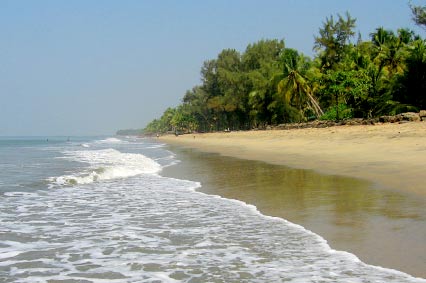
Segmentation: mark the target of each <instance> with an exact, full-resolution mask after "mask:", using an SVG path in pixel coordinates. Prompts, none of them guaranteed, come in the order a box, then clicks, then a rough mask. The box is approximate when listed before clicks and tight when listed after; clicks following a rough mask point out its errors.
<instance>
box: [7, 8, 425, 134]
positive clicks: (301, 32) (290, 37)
mask: <svg viewBox="0 0 426 283" xmlns="http://www.w3.org/2000/svg"><path fill="white" fill-rule="evenodd" d="M423 2H424V1H421V0H419V1H413V3H415V4H416V3H423ZM346 11H349V12H350V14H351V15H352V17H355V18H356V19H357V30H358V31H360V32H361V34H362V36H363V38H364V39H366V38H368V35H369V33H371V32H372V31H374V29H375V28H377V27H379V26H383V27H385V28H387V29H392V30H396V29H397V28H400V27H407V28H411V29H413V30H415V31H416V32H417V33H419V34H421V35H422V36H423V37H424V36H425V31H424V30H421V29H419V28H417V27H416V26H415V25H414V24H413V22H412V21H411V14H410V9H409V7H408V0H407V1H406V0H368V1H367V0H356V1H355V0H354V1H349V0H276V1H272V0H262V1H260V0H258V1H252V0H239V1H237V0H210V1H207V0H205V1H202V0H193V1H190V0H174V1H172V0H168V1H163V0H146V1H144V0H134V1H127V0H116V1H105V0H102V1H101V0H99V1H95V0H81V1H78V0H69V1H65V0H62V1H61V0H51V1H44V0H38V1H30V0H27V1H24V0H10V1H8V0H0V136H4V135H66V136H68V135H90V134H92V135H98V134H113V133H115V131H116V130H117V129H124V128H142V127H144V126H145V125H146V124H147V123H148V122H149V121H150V120H152V119H153V118H156V117H159V116H161V114H162V112H163V111H164V110H165V109H166V108H167V107H174V106H176V105H177V104H179V103H180V99H181V98H182V97H183V95H184V93H185V91H186V90H187V89H190V88H192V87H193V86H194V85H196V84H199V83H200V68H201V65H202V63H203V61H205V60H208V59H213V58H215V57H216V56H217V54H218V53H219V52H220V51H221V50H222V49H224V48H235V49H237V50H239V51H241V52H242V51H244V49H245V47H246V46H247V44H249V43H253V42H256V41H258V40H260V39H274V38H277V39H284V40H285V43H286V46H287V47H292V48H296V49H298V50H301V51H302V52H304V53H305V54H307V55H313V53H312V46H313V41H314V40H313V38H314V35H316V34H317V33H318V29H319V28H320V27H321V25H322V23H323V21H324V20H325V18H326V17H327V16H330V15H336V14H337V13H341V14H343V13H345V12H346Z"/></svg>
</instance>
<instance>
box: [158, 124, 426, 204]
mask: <svg viewBox="0 0 426 283" xmlns="http://www.w3.org/2000/svg"><path fill="white" fill-rule="evenodd" d="M160 141H163V142H166V143H171V144H176V145H182V146H186V147H191V148H197V149H199V150H202V151H204V152H215V153H219V154H221V155H225V156H232V157H237V158H243V159H250V160H259V161H265V162H267V163H271V164H279V165H286V166H290V167H293V168H301V169H314V170H316V171H318V172H322V173H326V174H333V175H334V174H336V175H343V176H350V177H355V178H362V179H366V180H370V181H372V182H374V183H375V184H376V185H379V186H383V187H386V188H388V189H393V190H402V191H405V192H410V193H414V194H417V195H423V196H426V186H425V185H424V180H425V179H426V168H425V167H426V164H425V163H426V122H417V123H415V122H413V123H406V124H382V125H374V126H371V125H370V126H340V127H330V128H322V129H296V130H272V131H248V132H231V133H209V134H196V135H183V136H179V137H175V136H164V137H161V138H160Z"/></svg>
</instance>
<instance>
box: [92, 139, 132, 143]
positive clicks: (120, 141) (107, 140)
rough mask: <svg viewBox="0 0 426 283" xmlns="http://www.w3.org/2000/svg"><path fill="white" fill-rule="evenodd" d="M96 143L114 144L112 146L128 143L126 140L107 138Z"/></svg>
mask: <svg viewBox="0 0 426 283" xmlns="http://www.w3.org/2000/svg"><path fill="white" fill-rule="evenodd" d="M96 143H112V144H117V143H126V141H124V140H120V139H117V138H106V139H103V140H98V141H96Z"/></svg>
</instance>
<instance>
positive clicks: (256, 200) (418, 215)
mask: <svg viewBox="0 0 426 283" xmlns="http://www.w3.org/2000/svg"><path fill="white" fill-rule="evenodd" d="M194 136H195V138H194ZM355 137H357V138H355ZM158 141H159V142H162V143H166V144H168V147H169V148H170V149H171V150H172V151H173V152H174V153H177V157H178V159H179V160H181V162H180V163H179V165H178V166H171V167H168V168H165V169H164V171H163V173H162V174H164V175H165V176H168V177H176V178H182V177H184V178H187V179H190V180H194V181H199V182H201V183H202V187H201V188H200V189H199V190H200V191H201V192H204V193H207V194H213V195H220V196H222V197H225V198H229V199H237V200H241V201H243V202H245V203H247V204H251V205H254V206H256V207H257V209H258V210H259V211H260V212H261V213H262V214H264V215H268V216H275V217H280V218H283V219H286V220H288V221H291V222H293V223H296V224H299V225H302V226H303V227H305V228H306V229H308V230H311V231H313V232H314V233H316V234H319V235H320V236H322V237H323V238H325V240H326V241H327V242H328V243H329V245H330V246H331V248H333V249H336V250H342V251H348V252H350V253H352V254H355V255H356V256H357V257H359V258H360V259H361V260H362V261H363V262H365V263H367V264H372V265H376V266H382V267H385V268H393V269H396V270H400V271H403V272H406V273H409V274H411V275H413V276H416V277H422V278H426V273H425V271H424V270H423V267H424V263H425V262H426V258H425V254H426V246H425V245H424V244H423V240H422V239H424V236H425V235H426V221H425V216H426V213H425V207H426V193H425V191H424V189H423V187H422V186H421V184H422V183H423V180H424V178H425V172H424V171H425V170H420V171H419V170H418V169H417V167H418V168H420V169H423V168H424V166H423V163H422V162H423V161H424V160H426V159H425V157H426V156H425V152H426V123H407V124H398V125H394V124H384V125H375V126H339V127H333V128H325V129H301V130H273V131H252V132H234V133H212V134H196V135H184V136H178V137H175V136H162V137H160V138H159V139H158ZM384 141H390V142H389V144H387V145H385V144H383V142H384ZM423 141H425V142H423ZM300 143H301V144H303V146H302V148H303V149H306V152H303V150H300V149H299V150H295V148H297V145H298V144H300ZM325 144H327V145H328V146H329V148H328V149H326V150H323V151H318V152H316V153H315V154H310V153H309V150H313V149H314V148H316V149H317V150H318V149H319V147H321V146H324V145H325ZM355 145H358V147H356V148H355V149H354V151H356V152H357V154H356V155H353V154H351V156H353V158H348V157H346V156H347V155H348V152H349V153H350V150H349V151H348V149H351V148H352V147H354V146H355ZM403 145H405V147H404V146H403ZM380 146H381V148H380ZM379 149H380V150H379ZM280 150H281V151H280ZM333 151H334V152H333ZM372 151H373V152H372ZM374 151H375V152H374ZM387 152H389V155H387V154H385V153H387ZM402 152H404V153H405V154H403V155H401V154H402ZM333 153H334V154H333ZM365 154H371V156H363V155H365ZM311 156H312V157H311ZM397 156H402V158H400V159H398V158H397ZM309 157H311V158H310V159H309V160H305V159H307V158H309ZM320 158H323V159H320ZM363 158H365V160H364V163H362V162H360V160H362V159H363ZM380 158H382V162H377V159H380ZM332 159H335V160H332ZM303 161H305V162H303ZM409 161H416V163H415V162H413V163H412V164H410V166H408V165H409ZM397 162H399V163H397ZM338 164H341V166H340V167H336V166H337V165H338ZM318 165H321V166H318ZM397 165H399V166H397ZM401 166H402V167H401ZM416 166H417V167H416ZM395 167H396V168H403V169H401V170H395ZM294 168H301V169H294ZM354 168H357V171H356V174H350V172H349V171H350V170H353V169H354ZM306 169H308V170H306ZM348 172H349V173H348ZM358 172H359V174H358ZM324 173H325V174H324ZM375 174H378V177H379V178H378V177H377V176H375ZM401 176H409V177H412V178H413V179H412V180H411V181H410V182H408V180H400V181H398V182H396V181H397V180H398V178H401ZM385 177H388V178H389V179H388V180H387V179H386V178H385ZM233 180H234V182H233ZM242 180H243V181H242ZM393 182H394V183H393ZM404 182H405V183H404ZM392 183H393V184H392ZM401 183H403V184H405V186H402V187H399V184H401ZM410 184H414V186H411V185H410ZM289 188H290V189H289ZM295 188H297V189H295ZM300 188H302V190H301V189H300Z"/></svg>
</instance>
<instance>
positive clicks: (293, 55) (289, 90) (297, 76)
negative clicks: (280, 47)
mask: <svg viewBox="0 0 426 283" xmlns="http://www.w3.org/2000/svg"><path fill="white" fill-rule="evenodd" d="M282 59H283V60H282V63H283V73H282V75H281V80H280V81H279V83H278V86H277V88H278V89H277V90H278V94H279V95H280V96H281V98H282V99H283V101H284V103H285V104H286V105H290V106H293V107H295V108H297V109H298V110H299V112H300V114H302V112H303V110H306V109H310V110H312V111H313V112H314V113H315V115H316V116H317V117H319V116H321V115H323V114H324V112H323V111H322V109H321V107H320V105H319V103H318V101H317V100H316V98H315V96H314V94H313V89H312V87H311V82H310V80H309V79H308V71H309V68H310V62H309V61H308V59H307V58H306V57H305V56H303V55H299V53H298V52H297V51H296V50H294V49H285V50H284V52H283V55H282Z"/></svg>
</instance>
